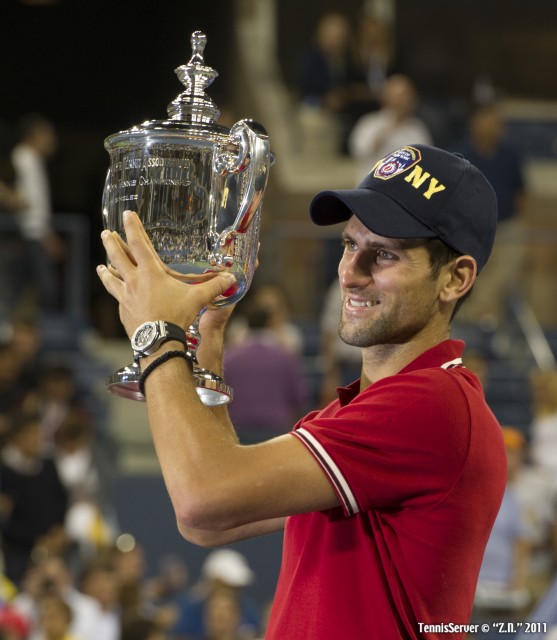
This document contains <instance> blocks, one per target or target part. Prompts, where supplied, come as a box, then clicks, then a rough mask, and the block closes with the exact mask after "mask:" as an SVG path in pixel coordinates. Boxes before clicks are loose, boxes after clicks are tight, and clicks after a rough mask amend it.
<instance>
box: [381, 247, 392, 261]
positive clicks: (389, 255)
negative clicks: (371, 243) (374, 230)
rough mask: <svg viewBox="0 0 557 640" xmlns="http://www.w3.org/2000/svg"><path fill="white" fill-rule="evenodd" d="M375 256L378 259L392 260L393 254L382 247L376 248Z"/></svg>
mask: <svg viewBox="0 0 557 640" xmlns="http://www.w3.org/2000/svg"><path fill="white" fill-rule="evenodd" d="M377 257H378V258H379V260H394V259H395V255H394V254H393V253H391V252H390V251H385V250H384V249H378V250H377Z"/></svg>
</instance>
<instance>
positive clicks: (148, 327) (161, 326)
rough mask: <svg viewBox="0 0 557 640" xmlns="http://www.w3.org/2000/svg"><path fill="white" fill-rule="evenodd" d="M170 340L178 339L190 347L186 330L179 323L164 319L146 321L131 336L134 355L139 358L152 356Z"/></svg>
mask: <svg viewBox="0 0 557 640" xmlns="http://www.w3.org/2000/svg"><path fill="white" fill-rule="evenodd" d="M168 340H178V341H179V342H181V343H182V344H183V345H184V346H185V347H186V348H187V347H188V340H187V337H186V332H185V331H184V330H183V329H182V327H179V326H178V325H177V324H173V323H172V322H165V321H164V320H154V321H153V322H144V323H143V324H140V325H139V327H137V329H136V330H135V331H134V334H133V336H132V337H131V343H132V349H133V351H134V355H135V356H136V357H139V358H142V357H143V356H150V355H151V354H152V353H155V351H156V350H157V349H158V348H159V347H160V346H161V344H162V343H163V342H166V341H168Z"/></svg>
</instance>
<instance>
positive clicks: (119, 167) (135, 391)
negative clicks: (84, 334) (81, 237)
mask: <svg viewBox="0 0 557 640" xmlns="http://www.w3.org/2000/svg"><path fill="white" fill-rule="evenodd" d="M206 41H207V39H206V37H205V35H204V34H203V33H201V32H199V31H196V32H195V33H194V34H193V35H192V38H191V42H192V49H193V55H192V58H191V60H190V61H189V62H188V64H186V65H182V66H181V67H178V69H176V74H177V75H178V77H179V78H180V80H181V82H182V83H183V84H184V86H185V88H186V89H185V91H184V92H183V93H181V94H180V95H179V96H178V97H177V98H176V99H175V100H173V101H172V102H171V103H170V105H168V115H169V117H168V119H167V120H153V121H148V122H144V123H143V124H141V125H139V126H135V127H132V128H131V129H128V130H126V131H122V132H120V133H116V134H113V135H111V136H109V137H108V138H107V139H106V141H105V148H106V149H107V151H108V153H109V155H110V168H109V170H108V174H107V177H106V184H105V188H104V193H103V205H102V210H103V221H104V226H105V228H106V229H110V230H114V231H117V232H118V233H120V234H121V235H122V237H123V238H124V240H125V233H124V227H123V220H122V214H123V212H124V211H126V210H127V209H130V210H133V211H136V212H137V213H138V215H139V217H140V219H141V220H142V222H143V225H144V227H145V230H146V232H147V234H148V235H149V237H150V239H151V242H152V243H153V246H154V247H155V250H156V251H157V253H158V255H159V256H160V258H161V260H162V261H163V262H164V263H166V264H168V266H169V267H170V268H171V269H173V270H175V271H177V272H179V273H191V274H200V273H205V272H207V271H221V270H225V269H226V270H229V271H231V272H232V273H233V274H234V276H235V277H236V281H237V286H236V288H235V290H234V291H233V292H231V295H228V296H227V297H225V296H222V297H220V298H219V299H218V300H216V301H215V304H217V305H229V304H233V303H235V302H237V301H238V300H239V299H240V298H242V297H243V296H244V295H245V293H246V291H247V290H248V287H249V286H250V284H251V280H252V277H253V273H254V270H255V264H256V259H257V249H258V240H259V226H260V216H261V205H262V201H263V195H264V192H265V187H266V185H267V178H268V175H269V168H270V165H271V153H270V150H269V140H268V137H267V133H266V131H265V130H264V129H263V127H262V126H261V125H259V124H257V123H256V122H253V121H250V120H241V121H240V122H237V123H236V124H235V125H234V126H233V127H232V128H231V129H229V128H228V127H223V126H220V125H218V124H215V121H216V120H217V119H218V117H219V110H218V108H217V107H216V106H215V104H214V103H213V101H212V100H211V99H210V98H209V96H207V94H206V93H205V89H206V88H207V87H208V86H209V85H210V84H211V82H212V81H213V80H214V78H215V77H216V76H217V75H218V74H217V72H216V71H215V70H214V69H212V68H211V67H207V66H205V64H204V60H203V50H204V48H205V44H206ZM184 286H187V285H184ZM227 293H228V292H227ZM198 320H199V317H198V319H197V321H196V323H195V325H193V326H191V327H190V328H189V331H188V333H187V342H188V350H189V352H190V354H191V355H192V360H193V365H194V378H195V382H196V385H197V390H198V393H199V396H200V398H201V399H202V401H203V402H204V403H205V404H207V405H218V404H224V403H226V402H229V401H230V400H231V398H232V389H231V388H230V387H229V386H228V385H227V384H226V383H225V382H224V380H223V379H222V378H221V377H220V376H218V375H216V374H215V373H213V372H211V371H208V370H206V369H202V368H201V367H200V366H199V364H198V363H197V359H196V356H195V352H196V349H197V346H198V344H199V340H200V335H199V331H198V327H197V322H198ZM139 376H140V367H139V363H138V358H137V357H136V359H135V360H134V362H133V364H131V365H128V366H126V367H124V368H122V369H120V370H119V371H117V372H116V373H115V374H113V375H112V376H110V378H109V379H108V383H107V388H108V389H109V390H110V391H111V392H112V393H114V394H115V395H118V396H122V397H125V398H130V399H133V400H144V397H143V395H142V394H141V393H140V391H139Z"/></svg>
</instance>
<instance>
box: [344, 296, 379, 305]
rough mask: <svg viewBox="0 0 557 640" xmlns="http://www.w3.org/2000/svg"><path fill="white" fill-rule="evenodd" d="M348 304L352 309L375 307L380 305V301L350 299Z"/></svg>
mask: <svg viewBox="0 0 557 640" xmlns="http://www.w3.org/2000/svg"><path fill="white" fill-rule="evenodd" d="M347 302H348V305H349V306H351V307H375V306H376V305H378V304H379V301H378V300H354V299H353V298H348V300H347Z"/></svg>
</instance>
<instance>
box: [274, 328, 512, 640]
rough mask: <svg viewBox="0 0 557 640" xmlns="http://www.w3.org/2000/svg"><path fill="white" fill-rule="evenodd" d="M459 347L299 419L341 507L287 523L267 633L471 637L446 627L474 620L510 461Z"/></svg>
mask: <svg viewBox="0 0 557 640" xmlns="http://www.w3.org/2000/svg"><path fill="white" fill-rule="evenodd" d="M463 348H464V344H463V343H462V342H460V341H455V340H447V341H445V342H443V343H441V344H439V345H436V346H435V347H433V348H432V349H430V350H429V351H427V352H425V353H423V354H422V355H420V356H419V357H418V358H417V359H416V360H414V361H413V362H412V363H410V364H409V365H408V366H407V367H405V368H404V369H403V370H402V371H400V372H399V373H397V374H396V375H394V376H390V377H388V378H384V379H382V380H379V381H378V382H376V383H375V384H373V385H371V386H369V387H368V388H366V389H365V390H364V391H362V392H361V393H360V392H359V383H355V384H353V385H351V386H350V387H348V388H345V389H339V399H338V400H336V401H334V402H333V403H331V404H330V405H329V406H328V407H326V408H325V409H323V410H322V411H316V412H313V413H311V414H309V415H308V416H306V417H305V418H304V419H302V420H301V421H300V422H299V423H298V424H297V425H296V427H295V428H294V431H293V432H292V434H293V435H294V436H295V437H297V438H299V439H300V441H301V442H303V443H304V445H305V446H306V447H307V448H308V449H309V451H310V452H311V453H312V455H314V456H315V458H316V460H317V461H318V463H319V464H320V465H321V467H322V468H323V471H324V473H326V474H327V477H328V479H329V481H330V482H331V484H332V486H333V487H334V489H335V491H336V492H337V494H338V496H339V498H340V500H341V504H342V507H338V508H336V509H331V510H329V511H324V512H314V513H308V514H303V515H298V516H292V517H290V518H288V520H287V523H286V529H285V539H284V552H283V561H282V568H281V574H280V579H279V583H278V586H277V592H276V597H275V603H274V607H273V613H272V615H271V620H270V624H269V630H268V632H267V636H266V638H267V640H295V639H296V640H298V639H299V640H339V638H342V639H343V640H344V639H346V640H391V639H393V640H394V639H395V638H448V637H450V638H452V639H453V640H457V639H458V638H464V637H465V635H466V633H465V631H464V630H462V632H461V633H450V636H449V635H447V634H446V633H438V632H437V631H438V630H439V629H443V626H442V625H452V626H451V627H445V628H444V629H445V630H446V629H448V628H450V629H451V631H453V630H454V629H455V625H466V624H467V623H468V621H469V618H470V614H471V610H472V601H473V598H474V592H475V587H476V581H477V578H478V573H479V570H480V564H481V561H482V556H483V553H484V549H485V546H486V544H487V540H488V537H489V533H490V531H491V527H492V525H493V521H494V520H495V517H496V515H497V511H498V509H499V505H500V503H501V499H502V496H503V491H504V487H505V482H506V457H505V449H504V445H503V440H502V435H501V429H500V426H499V424H498V422H497V420H496V419H495V417H494V416H493V414H492V413H491V411H490V409H489V408H488V406H487V404H486V403H485V399H484V395H483V391H482V388H481V385H480V382H479V381H478V379H477V377H476V376H475V375H474V374H473V373H472V372H470V371H468V370H467V369H466V368H464V367H463V366H461V360H460V357H461V355H462V351H463ZM426 625H427V626H426ZM429 625H437V626H436V627H431V626H429ZM432 630H433V631H432Z"/></svg>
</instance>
